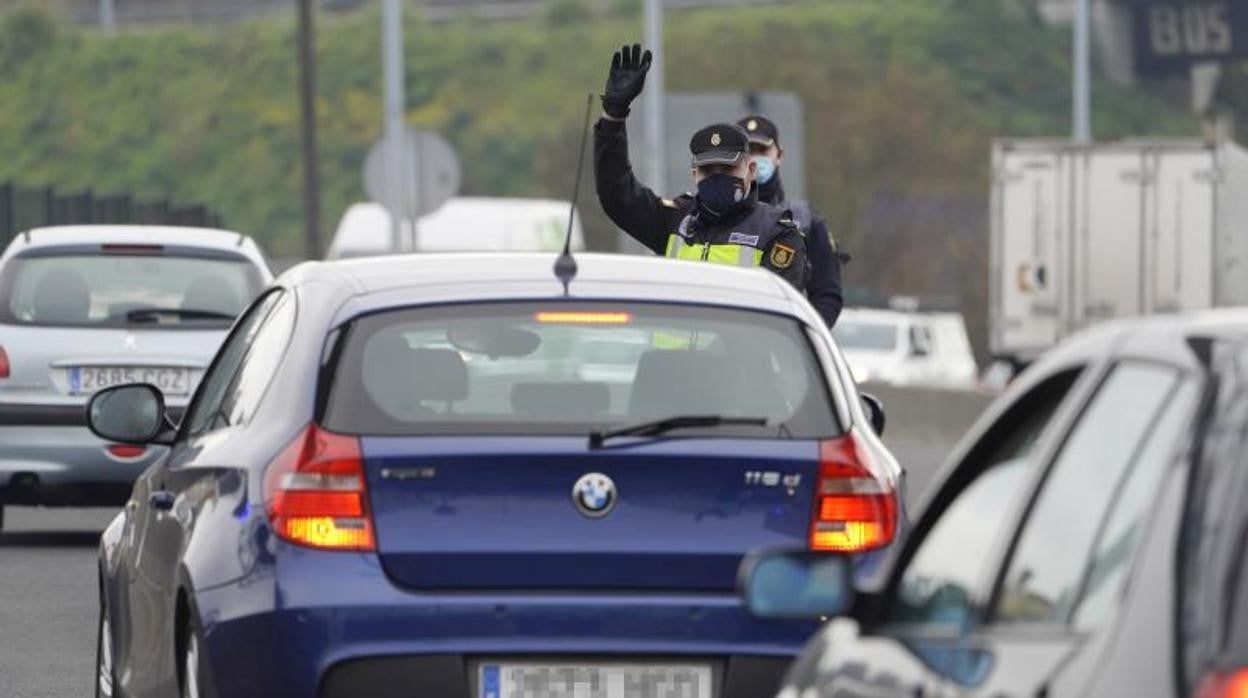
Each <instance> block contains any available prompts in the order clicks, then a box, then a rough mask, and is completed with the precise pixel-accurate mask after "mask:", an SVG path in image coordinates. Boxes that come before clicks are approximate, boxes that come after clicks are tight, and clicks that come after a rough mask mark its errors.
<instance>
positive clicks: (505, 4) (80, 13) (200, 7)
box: [0, 0, 797, 25]
mask: <svg viewBox="0 0 1248 698" xmlns="http://www.w3.org/2000/svg"><path fill="white" fill-rule="evenodd" d="M374 1H375V0H314V3H315V4H316V6H317V7H319V8H321V9H323V10H327V11H340V12H342V11H349V10H354V9H357V8H361V7H365V6H367V5H368V4H369V3H370V2H374ZM614 1H615V0H585V4H586V6H587V7H589V8H590V9H603V8H606V7H609V6H610V5H611V4H612V3H613V2H614ZM795 1H797V0H663V6H664V7H665V8H666V9H669V10H672V9H693V8H701V7H733V6H740V5H756V4H783V3H786V2H795ZM29 2H30V0H0V11H3V10H5V9H8V8H11V7H17V6H20V5H23V4H29ZM42 2H46V3H47V4H48V6H49V7H52V8H55V9H57V10H58V11H60V12H62V13H63V14H64V15H65V16H67V17H69V18H71V19H73V20H74V21H77V22H81V23H83V24H96V23H99V22H100V17H101V7H102V2H101V0H42ZM405 4H406V5H407V7H409V8H410V9H412V10H414V11H416V12H418V13H419V15H420V16H421V17H424V18H425V19H427V20H429V21H432V22H438V21H445V20H450V19H457V18H461V17H465V16H469V17H473V18H476V19H483V20H507V19H518V18H523V17H529V16H532V15H535V14H538V13H540V12H541V11H542V9H543V8H545V7H547V6H548V5H549V0H406V2H405ZM638 6H639V7H640V2H639V3H638ZM111 7H112V10H113V16H114V17H115V19H116V21H117V22H118V23H119V24H122V25H128V24H145V23H153V22H155V23H162V22H229V21H235V20H241V19H246V18H249V17H253V16H257V15H263V14H273V13H279V12H289V13H292V14H293V12H294V9H295V0H111Z"/></svg>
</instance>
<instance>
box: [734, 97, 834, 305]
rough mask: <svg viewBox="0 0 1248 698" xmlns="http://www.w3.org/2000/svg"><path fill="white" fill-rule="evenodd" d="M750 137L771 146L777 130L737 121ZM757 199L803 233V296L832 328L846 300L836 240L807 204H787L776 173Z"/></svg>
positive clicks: (757, 120) (755, 119)
mask: <svg viewBox="0 0 1248 698" xmlns="http://www.w3.org/2000/svg"><path fill="white" fill-rule="evenodd" d="M737 125H738V126H740V127H741V128H744V129H745V130H746V132H747V133H748V134H749V135H750V142H751V143H758V144H760V145H763V146H766V147H770V146H772V145H775V144H776V143H777V142H778V141H779V140H780V130H779V129H778V128H776V125H775V124H774V123H773V122H772V121H771V120H770V119H767V118H765V117H762V116H748V117H746V118H744V119H742V120H740V121H738V122H737ZM758 199H759V201H762V202H764V203H767V204H771V205H773V206H779V207H781V208H788V209H789V210H790V211H791V212H792V213H793V219H794V220H795V221H796V222H797V224H798V225H799V226H801V227H802V228H803V229H804V230H805V231H806V252H807V256H808V257H809V259H810V278H809V279H807V281H806V297H807V298H808V299H810V304H811V305H813V306H815V310H818V311H819V315H820V316H821V317H822V318H823V321H824V322H826V323H827V324H828V327H832V326H833V325H835V324H836V320H837V318H839V317H840V316H841V309H842V308H843V307H844V306H845V299H844V296H843V294H842V292H841V259H842V254H841V252H840V251H839V249H838V248H837V244H836V240H835V239H834V238H833V237H832V235H831V234H830V233H829V232H828V226H827V224H826V223H825V222H824V220H823V217H822V216H820V215H819V213H818V212H817V211H815V210H814V209H813V208H812V207H811V205H810V203H809V202H806V201H800V200H798V201H789V200H788V198H787V197H786V196H785V193H784V185H783V184H782V183H781V182H780V172H779V171H778V170H777V172H776V173H775V175H773V176H772V178H771V180H769V181H768V182H766V183H764V184H760V185H759V187H758Z"/></svg>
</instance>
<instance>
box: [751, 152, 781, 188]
mask: <svg viewBox="0 0 1248 698" xmlns="http://www.w3.org/2000/svg"><path fill="white" fill-rule="evenodd" d="M754 164H755V165H756V166H757V167H758V183H759V184H766V183H768V182H770V181H771V178H772V177H775V176H776V161H775V160H772V159H771V158H769V157H766V156H763V155H760V156H758V157H756V158H754Z"/></svg>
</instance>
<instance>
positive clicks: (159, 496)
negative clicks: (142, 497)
mask: <svg viewBox="0 0 1248 698" xmlns="http://www.w3.org/2000/svg"><path fill="white" fill-rule="evenodd" d="M176 499H177V495H175V494H174V493H172V492H169V491H167V490H157V491H155V492H153V493H151V494H150V495H148V497H147V503H148V504H149V505H151V507H152V508H153V509H155V510H157V511H169V510H170V509H172V508H173V502H174V500H176Z"/></svg>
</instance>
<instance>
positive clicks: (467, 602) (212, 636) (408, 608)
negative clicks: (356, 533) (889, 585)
mask: <svg viewBox="0 0 1248 698" xmlns="http://www.w3.org/2000/svg"><path fill="white" fill-rule="evenodd" d="M278 555H279V557H278V563H277V564H276V566H274V567H271V568H267V570H268V571H267V572H260V571H256V572H253V573H252V574H251V575H250V576H249V577H247V578H245V579H243V580H240V581H239V582H236V583H233V584H228V585H225V586H220V587H216V588H213V589H210V590H205V591H200V592H198V593H197V594H196V595H195V601H196V607H197V609H196V610H197V616H198V617H199V618H200V619H201V626H202V628H203V630H202V634H203V652H204V655H205V658H206V660H207V662H208V664H209V667H210V668H211V673H212V675H213V679H214V683H215V684H216V688H217V692H218V694H219V695H221V696H237V697H239V698H244V697H246V696H271V695H284V696H291V698H300V697H306V698H313V697H319V698H339V697H341V696H356V695H368V696H380V697H383V698H384V697H387V696H400V695H402V696H404V697H405V698H413V697H418V696H429V697H430V698H469V696H470V695H471V693H470V691H471V687H472V682H473V676H472V673H473V672H472V669H473V667H474V663H475V662H476V661H478V660H481V659H507V658H517V657H525V658H535V657H544V658H551V659H568V660H575V659H578V658H580V659H583V658H600V659H603V660H619V659H631V660H641V661H644V660H645V659H651V660H656V659H683V660H686V661H707V662H710V663H711V664H712V665H713V666H714V667H716V668H717V673H718V676H719V681H720V690H719V692H718V693H717V694H716V696H717V698H747V697H753V696H769V695H774V694H775V692H776V691H777V690H778V688H779V685H780V681H781V679H782V677H783V673H784V671H785V669H786V668H787V666H788V664H789V662H790V661H791V660H792V659H793V658H794V657H795V656H796V655H797V654H798V652H799V651H800V650H801V648H802V646H803V645H804V644H805V642H806V640H807V639H808V638H809V637H810V636H811V635H812V634H813V633H814V632H815V630H817V629H818V624H817V623H814V622H791V621H769V620H761V619H757V618H754V617H752V616H751V615H750V614H749V613H748V612H747V611H746V609H745V608H744V607H743V606H742V605H741V603H740V601H739V600H738V599H737V598H736V596H735V595H733V594H730V593H715V594H710V593H707V594H695V593H679V594H674V593H654V592H647V593H627V592H623V591H621V592H592V593H590V592H558V591H550V592H524V593H521V592H501V591H500V592H473V593H464V592H436V593H433V592H426V593H421V592H413V591H410V590H403V589H400V588H397V587H395V586H394V585H392V584H391V583H390V582H389V581H388V580H387V579H386V577H385V573H384V572H383V571H382V570H381V567H380V564H379V562H378V560H377V558H376V557H375V556H372V555H358V554H351V553H346V554H340V553H324V552H315V551H304V550H293V549H291V548H288V547H286V546H283V545H279V546H278ZM275 599H280V602H278V603H280V604H281V607H280V608H278V607H275V602H274V600H275Z"/></svg>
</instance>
